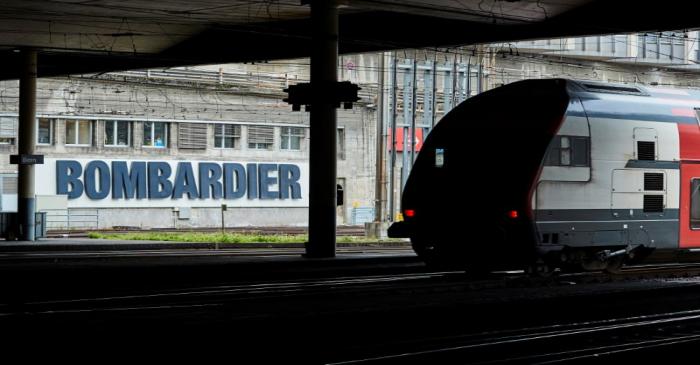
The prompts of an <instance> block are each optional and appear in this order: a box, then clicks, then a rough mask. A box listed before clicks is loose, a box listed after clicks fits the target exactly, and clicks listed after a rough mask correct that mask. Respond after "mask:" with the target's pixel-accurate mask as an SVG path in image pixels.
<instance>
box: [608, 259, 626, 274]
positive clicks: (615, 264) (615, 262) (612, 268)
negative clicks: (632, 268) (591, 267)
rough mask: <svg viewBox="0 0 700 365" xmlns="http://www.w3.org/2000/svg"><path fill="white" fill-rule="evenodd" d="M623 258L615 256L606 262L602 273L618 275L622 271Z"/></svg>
mask: <svg viewBox="0 0 700 365" xmlns="http://www.w3.org/2000/svg"><path fill="white" fill-rule="evenodd" d="M625 259H626V257H625V256H616V257H613V258H610V259H609V260H607V261H606V266H605V269H604V270H603V271H605V272H606V273H608V274H618V273H619V272H620V271H621V270H622V265H623V264H624V263H625V261H626V260H625Z"/></svg>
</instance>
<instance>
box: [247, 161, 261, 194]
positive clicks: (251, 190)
mask: <svg viewBox="0 0 700 365" xmlns="http://www.w3.org/2000/svg"><path fill="white" fill-rule="evenodd" d="M247 167H248V199H257V198H258V165H257V164H254V163H249V164H248V165H247Z"/></svg>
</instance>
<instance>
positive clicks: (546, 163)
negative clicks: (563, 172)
mask: <svg viewBox="0 0 700 365" xmlns="http://www.w3.org/2000/svg"><path fill="white" fill-rule="evenodd" d="M564 137H565V138H567V139H568V140H569V146H568V147H561V143H562V142H561V141H562V138H564ZM554 139H555V140H556V141H557V142H558V146H551V148H550V149H549V150H548V151H547V153H546V155H545V157H544V166H554V167H591V137H589V136H571V135H556V136H554ZM576 140H579V141H580V140H583V141H585V143H586V153H585V156H586V162H585V163H584V164H575V163H574V154H575V151H576V150H575V149H574V146H575V141H576ZM555 151H556V152H555ZM564 151H568V153H569V163H568V164H563V163H562V152H564ZM554 153H556V156H557V160H556V163H555V164H553V163H551V162H552V161H551V160H552V156H551V155H552V154H554Z"/></svg>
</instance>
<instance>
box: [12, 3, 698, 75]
mask: <svg viewBox="0 0 700 365" xmlns="http://www.w3.org/2000/svg"><path fill="white" fill-rule="evenodd" d="M337 3H338V7H339V14H340V46H339V47H340V52H341V53H359V52H370V51H379V50H391V49H407V48H423V47H451V46H458V45H467V44H477V43H491V42H504V41H516V40H525V39H540V38H553V37H565V36H581V35H593V34H612V33H617V34H619V33H629V32H646V31H660V30H681V29H691V28H695V27H697V26H698V25H700V17H697V15H696V14H695V13H694V12H693V11H689V9H687V7H688V5H687V4H688V3H687V2H682V1H680V0H666V1H664V2H659V3H657V5H653V4H654V3H651V4H649V3H645V4H641V3H639V2H636V1H635V2H632V1H628V0H618V1H609V0H607V1H606V0H597V1H590V0H431V1H429V0H376V1H371V0H357V1H356V0H340V1H338V2H337ZM684 9H685V10H684ZM0 17H1V18H2V20H1V21H0V57H1V59H2V66H3V67H2V68H1V69H0V79H16V78H18V75H19V72H20V70H21V67H20V66H19V61H20V60H19V53H18V49H22V48H26V47H29V48H35V49H37V50H38V51H39V71H38V72H39V76H40V77H46V76H56V75H65V74H79V73H93V72H106V71H116V70H126V69H134V68H147V67H168V66H185V65H195V64H216V63H232V62H246V61H248V62H250V61H263V60H272V59H289V58H298V57H307V56H309V55H310V49H309V44H310V42H309V39H310V37H311V34H310V30H309V28H310V6H309V5H308V2H306V1H304V2H301V1H299V0H248V1H246V0H167V1H165V0H162V1H157V0H156V1H154V0H3V1H2V2H0Z"/></svg>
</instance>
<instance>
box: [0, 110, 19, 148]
mask: <svg viewBox="0 0 700 365" xmlns="http://www.w3.org/2000/svg"><path fill="white" fill-rule="evenodd" d="M3 121H7V122H8V123H11V125H9V127H10V128H5V127H3V126H2V125H0V131H6V130H11V132H12V133H10V134H7V135H6V134H4V132H0V146H14V145H15V144H17V133H18V132H19V130H18V129H17V127H18V126H19V117H13V116H1V117H0V124H4V122H3Z"/></svg>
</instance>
